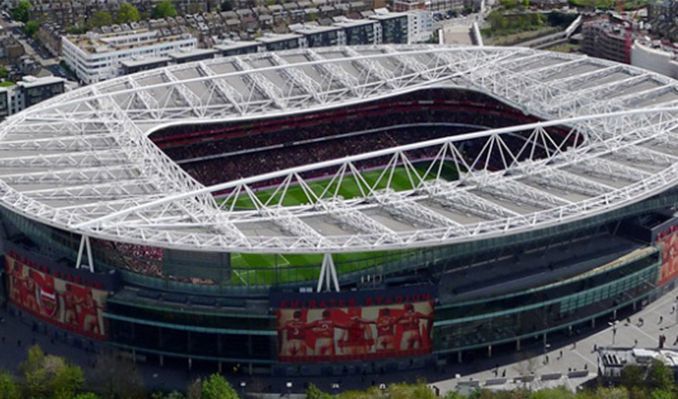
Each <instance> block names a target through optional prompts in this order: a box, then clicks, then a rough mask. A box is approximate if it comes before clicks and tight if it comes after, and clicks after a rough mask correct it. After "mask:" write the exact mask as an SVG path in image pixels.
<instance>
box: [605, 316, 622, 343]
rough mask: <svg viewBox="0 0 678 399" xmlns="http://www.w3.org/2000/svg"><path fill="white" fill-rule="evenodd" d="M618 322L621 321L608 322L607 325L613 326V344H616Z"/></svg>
mask: <svg viewBox="0 0 678 399" xmlns="http://www.w3.org/2000/svg"><path fill="white" fill-rule="evenodd" d="M618 323H619V320H615V321H608V322H607V325H608V326H610V327H612V346H614V344H615V340H616V338H617V324H618Z"/></svg>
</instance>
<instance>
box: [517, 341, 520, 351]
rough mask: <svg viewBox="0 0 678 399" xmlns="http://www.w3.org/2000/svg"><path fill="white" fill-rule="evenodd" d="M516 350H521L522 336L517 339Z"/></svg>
mask: <svg viewBox="0 0 678 399" xmlns="http://www.w3.org/2000/svg"><path fill="white" fill-rule="evenodd" d="M516 352H520V338H518V339H517V340H516Z"/></svg>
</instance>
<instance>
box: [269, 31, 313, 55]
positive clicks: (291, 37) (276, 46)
mask: <svg viewBox="0 0 678 399" xmlns="http://www.w3.org/2000/svg"><path fill="white" fill-rule="evenodd" d="M303 39H304V36H302V35H298V34H296V33H288V34H274V33H268V34H265V35H264V36H261V37H259V38H257V42H259V51H260V52H261V51H280V50H291V49H295V48H299V47H305V46H304V41H303Z"/></svg>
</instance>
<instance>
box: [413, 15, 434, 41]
mask: <svg viewBox="0 0 678 399" xmlns="http://www.w3.org/2000/svg"><path fill="white" fill-rule="evenodd" d="M407 25H408V30H407V39H408V41H407V43H408V44H411V43H421V42H426V41H428V40H429V39H430V38H431V35H433V16H432V14H431V12H430V11H427V10H411V11H408V12H407Z"/></svg>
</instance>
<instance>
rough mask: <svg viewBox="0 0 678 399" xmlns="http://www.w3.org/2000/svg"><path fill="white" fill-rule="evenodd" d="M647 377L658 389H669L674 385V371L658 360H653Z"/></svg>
mask: <svg viewBox="0 0 678 399" xmlns="http://www.w3.org/2000/svg"><path fill="white" fill-rule="evenodd" d="M647 379H648V382H649V383H650V386H651V387H653V388H655V389H658V390H664V391H668V390H670V389H671V388H672V387H673V372H672V371H671V369H670V368H669V367H667V366H666V364H664V362H660V361H658V360H654V361H653V362H652V365H651V366H650V370H649V371H648V375H647Z"/></svg>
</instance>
